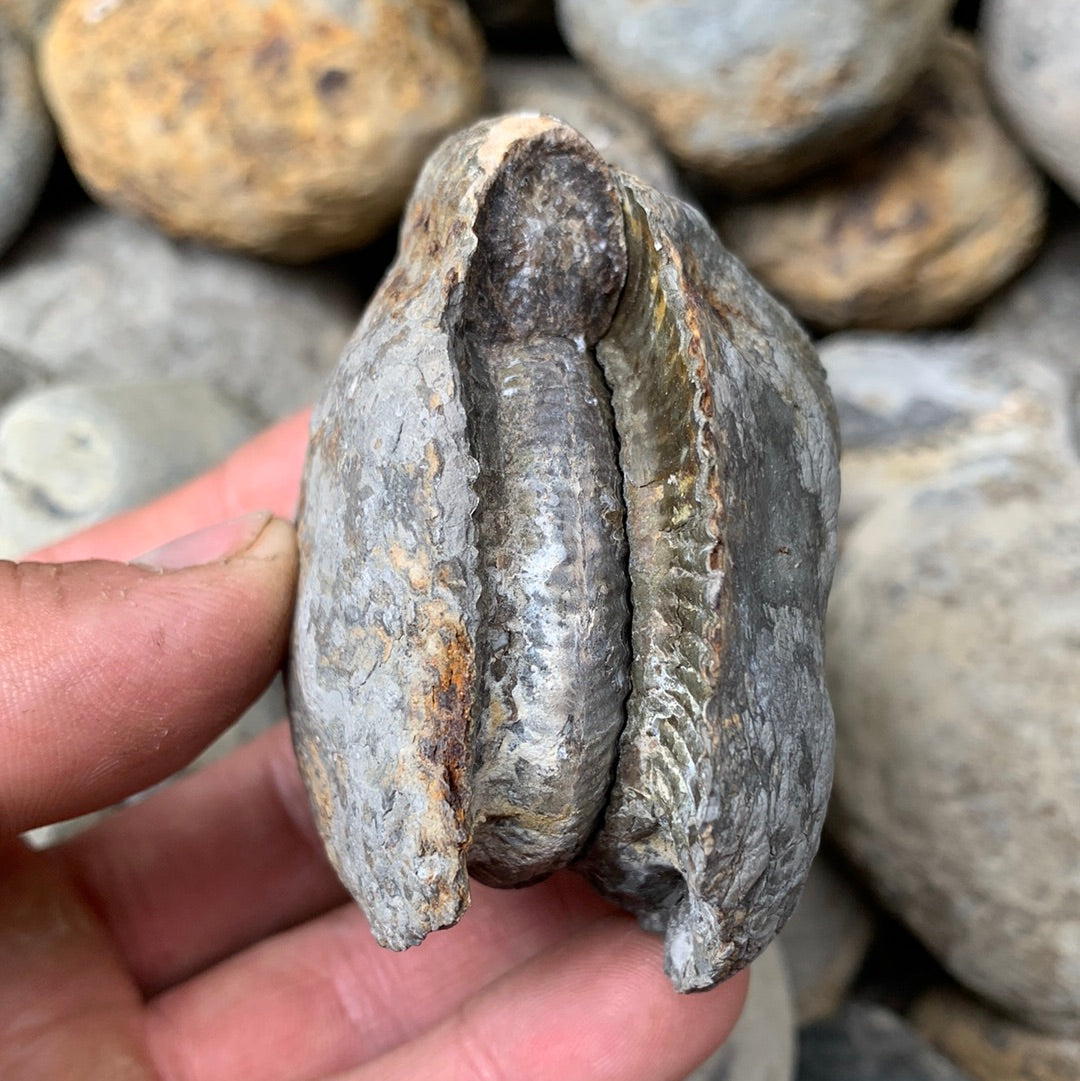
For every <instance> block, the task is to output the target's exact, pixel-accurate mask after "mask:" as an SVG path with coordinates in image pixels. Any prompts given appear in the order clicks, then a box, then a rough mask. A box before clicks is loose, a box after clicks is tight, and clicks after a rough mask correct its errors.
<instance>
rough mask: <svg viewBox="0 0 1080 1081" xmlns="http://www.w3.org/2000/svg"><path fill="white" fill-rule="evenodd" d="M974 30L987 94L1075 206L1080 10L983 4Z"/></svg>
mask: <svg viewBox="0 0 1080 1081" xmlns="http://www.w3.org/2000/svg"><path fill="white" fill-rule="evenodd" d="M979 29H980V31H981V34H982V45H983V52H984V54H985V56H986V66H987V74H988V76H989V79H990V83H991V86H992V87H993V91H994V95H995V97H996V98H997V101H998V103H999V104H1000V105H1001V107H1002V109H1003V111H1004V112H1005V114H1006V116H1007V117H1008V118H1009V121H1010V123H1011V124H1012V126H1013V128H1014V129H1015V131H1016V133H1017V135H1018V136H1019V137H1020V138H1021V139H1022V140H1023V142H1024V145H1025V146H1026V147H1027V148H1028V149H1029V150H1030V151H1031V153H1032V154H1033V155H1034V157H1036V158H1037V159H1038V160H1039V162H1040V163H1041V164H1042V165H1043V166H1044V167H1045V168H1046V170H1047V172H1048V173H1050V175H1051V176H1052V177H1053V178H1054V179H1055V180H1056V181H1057V182H1058V183H1059V184H1061V186H1062V187H1063V188H1065V190H1066V191H1068V192H1069V193H1070V194H1071V195H1072V197H1073V198H1074V199H1080V8H1078V7H1077V6H1076V4H1075V3H1074V2H1073V0H1039V3H1037V4H1035V3H1030V2H1029V0H986V2H985V3H984V4H983V12H982V17H981V19H980V21H979Z"/></svg>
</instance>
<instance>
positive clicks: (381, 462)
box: [290, 117, 838, 990]
mask: <svg viewBox="0 0 1080 1081" xmlns="http://www.w3.org/2000/svg"><path fill="white" fill-rule="evenodd" d="M836 463H837V446H836V434H835V420H834V417H833V411H832V405H831V400H830V399H829V396H828V391H827V389H826V387H825V383H824V376H823V373H822V371H821V368H820V365H819V364H818V362H817V358H816V356H815V354H814V352H813V349H812V347H811V345H810V343H809V341H808V340H807V338H806V337H805V335H804V334H803V333H802V331H801V330H800V329H799V328H798V326H797V325H796V324H795V322H794V321H793V320H792V319H791V318H790V317H789V316H788V315H787V314H786V313H785V312H784V311H783V310H782V309H781V308H779V306H778V305H777V304H776V303H775V302H774V301H772V300H771V299H770V298H769V297H768V296H767V295H766V294H765V293H764V292H763V291H762V290H761V289H760V288H759V287H758V286H757V285H756V284H755V283H754V282H753V281H752V280H751V279H750V278H749V277H748V276H747V274H746V272H745V271H744V270H743V269H742V267H741V266H740V265H739V264H738V262H737V261H735V260H734V259H732V258H731V257H730V256H729V255H728V254H727V253H726V252H725V251H724V249H723V248H722V247H721V246H720V244H719V242H718V241H717V239H716V237H715V236H714V234H713V233H712V232H711V231H710V230H709V228H708V226H707V225H706V223H705V221H704V220H703V219H702V218H701V216H700V215H698V214H697V213H696V211H693V210H691V209H690V208H689V207H686V206H684V205H683V204H681V203H679V202H678V201H677V200H674V199H671V198H669V197H666V196H662V195H660V194H658V193H656V192H654V191H652V190H651V189H648V188H646V187H644V185H642V184H641V182H640V181H637V180H635V179H633V178H631V177H629V176H627V175H625V174H619V173H617V172H616V171H614V170H612V169H611V168H609V167H608V166H607V165H605V164H604V163H603V162H602V161H601V160H600V158H599V157H598V156H597V154H596V153H595V151H594V150H593V149H592V148H591V147H590V146H589V145H588V143H586V142H585V140H584V139H583V138H582V137H581V136H579V135H578V134H577V133H576V132H574V131H573V130H572V129H570V128H568V127H567V126H566V125H563V124H561V123H559V122H558V121H555V120H552V119H550V118H544V117H513V118H505V119H501V120H494V121H485V122H483V123H481V124H478V125H475V126H474V127H472V128H470V129H468V130H467V131H465V132H462V133H460V134H459V135H457V136H454V137H452V138H451V139H450V140H448V141H447V142H446V143H444V144H443V146H442V147H441V148H440V149H439V150H438V151H437V152H436V154H435V155H434V156H433V158H432V159H431V160H430V161H429V163H428V165H427V167H426V168H425V170H424V173H423V175H422V176H421V179H420V182H419V184H418V187H417V190H416V192H415V194H414V196H413V200H412V202H411V204H410V206H409V208H408V210H407V212H406V217H405V221H404V224H403V227H402V235H401V246H400V252H399V255H398V258H397V260H396V262H395V263H394V265H393V266H392V267H391V269H390V271H389V272H388V274H387V277H386V279H385V281H384V283H383V285H382V286H381V287H380V290H379V292H378V293H377V294H376V296H375V298H374V299H373V301H372V303H371V305H370V307H369V308H368V311H367V313H366V314H365V316H364V318H363V320H362V321H361V324H360V326H359V328H358V329H357V332H356V335H355V336H354V338H353V341H352V342H351V343H350V345H349V347H348V349H347V350H346V353H345V356H344V357H343V359H342V361H341V364H340V366H339V368H338V370H337V372H336V374H335V376H334V378H333V380H332V381H331V383H330V385H329V387H328V389H327V392H326V394H325V395H324V397H323V399H322V401H321V403H320V404H319V406H318V407H317V409H316V413H315V417H314V420H313V427H312V441H311V448H310V452H309V458H308V463H307V469H306V474H305V485H304V497H303V506H302V511H301V516H300V538H301V554H302V572H301V584H300V594H299V599H298V605H297V614H296V623H295V629H294V636H293V649H292V661H291V667H290V703H291V712H292V719H293V730H294V742H295V744H296V749H297V754H298V758H299V760H300V764H301V768H302V771H303V773H304V776H305V781H306V783H307V785H308V788H309V791H310V793H311V797H312V804H313V807H314V808H315V811H316V817H317V819H318V822H319V826H320V829H321V831H322V834H323V837H324V840H325V842H326V846H327V850H328V852H329V853H330V856H331V859H332V860H333V861H334V864H335V866H336V867H337V869H338V872H339V874H340V875H341V877H342V880H343V881H344V882H345V884H346V885H347V886H348V888H349V889H350V891H351V892H352V893H353V895H354V896H355V897H356V898H357V900H358V901H359V902H360V904H361V906H362V907H363V909H364V911H365V913H366V914H367V916H368V918H369V921H370V923H371V926H372V930H373V932H374V934H375V936H376V938H378V940H379V941H380V942H382V943H383V944H385V945H388V946H391V947H394V948H399V949H400V948H403V947H405V946H408V945H411V944H414V943H416V942H418V941H420V940H421V939H422V938H423V937H424V935H425V934H427V933H428V932H429V931H431V930H434V929H436V928H438V927H443V926H446V925H448V924H451V923H453V922H454V921H455V920H456V919H457V918H458V917H459V915H460V914H461V912H462V911H463V909H464V907H465V906H466V905H467V903H468V881H467V875H468V872H470V871H471V872H472V873H473V874H475V875H476V876H477V877H479V878H481V879H482V880H484V881H486V882H491V883H494V884H498V885H520V884H524V883H527V882H530V881H533V880H535V879H537V878H540V877H543V876H544V875H545V874H547V873H549V872H550V871H552V870H554V869H555V868H557V867H560V866H566V865H574V866H576V867H577V868H578V869H579V870H581V871H583V873H585V874H587V875H588V876H589V877H590V878H591V880H592V881H593V882H594V883H595V884H596V885H597V886H598V887H599V888H600V889H601V890H602V891H603V892H604V893H606V894H607V895H609V896H611V897H613V898H614V899H616V900H618V901H619V902H620V903H622V904H623V905H625V906H626V907H627V908H629V909H631V910H632V911H634V912H635V913H637V914H638V916H639V918H640V919H641V920H642V922H643V923H644V924H645V925H646V926H649V927H652V928H655V929H657V930H661V931H665V932H666V935H667V969H668V972H669V974H670V976H671V978H672V980H673V982H674V983H675V985H676V986H677V987H678V988H680V989H681V990H689V989H694V988H698V987H706V986H710V985H711V984H713V983H715V982H717V981H718V980H719V979H722V978H724V977H725V976H727V975H729V974H730V973H732V972H734V971H735V970H737V969H738V968H739V967H741V966H742V965H743V964H745V963H747V962H749V961H750V960H752V959H753V957H754V956H755V955H756V954H757V953H758V952H759V951H760V950H761V949H762V948H764V946H765V945H766V944H767V942H768V941H769V940H770V939H771V937H772V936H773V935H774V934H775V932H776V931H777V930H778V929H779V927H780V925H781V924H782V923H783V921H784V919H786V917H787V915H788V914H789V913H790V911H791V909H792V908H793V906H794V903H795V901H796V899H797V896H798V892H799V890H800V888H801V885H802V882H803V879H804V877H805V874H806V870H807V867H808V865H809V861H810V858H811V856H812V855H813V852H814V850H815V849H816V846H817V839H818V834H819V832H820V828H821V822H822V818H823V815H824V808H825V802H826V798H827V795H828V789H829V783H830V775H831V752H832V716H831V712H830V709H829V704H828V699H827V697H826V694H825V690H824V684H823V680H822V667H823V658H822V619H823V615H824V607H825V601H826V597H827V592H828V586H829V581H830V578H831V574H832V565H833V560H834V556H835V541H834V532H835V517H836V503H837V496H838V478H837V464H836ZM631 611H632V615H631Z"/></svg>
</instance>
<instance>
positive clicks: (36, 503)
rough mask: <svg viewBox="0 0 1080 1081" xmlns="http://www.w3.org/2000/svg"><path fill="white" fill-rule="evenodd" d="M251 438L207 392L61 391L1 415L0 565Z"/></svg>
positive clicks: (161, 388)
mask: <svg viewBox="0 0 1080 1081" xmlns="http://www.w3.org/2000/svg"><path fill="white" fill-rule="evenodd" d="M256 428H257V424H256V422H255V421H254V419H253V418H252V417H251V416H249V415H248V414H247V413H246V412H245V411H244V410H243V408H242V407H240V406H238V405H237V404H236V403H235V402H231V401H228V400H227V399H225V398H223V397H222V395H221V394H220V393H219V392H218V391H217V390H215V389H214V388H213V387H211V386H209V385H208V384H206V383H198V382H193V381H188V382H158V383H128V384H112V385H96V386H94V385H85V384H83V385H78V384H66V385H61V386H51V387H47V388H45V389H41V390H37V391H33V392H31V393H29V394H27V395H24V396H22V397H19V398H16V399H15V400H14V401H11V402H9V403H8V405H7V406H6V407H5V408H4V410H3V412H0V558H5V559H15V558H18V557H20V556H23V555H25V554H27V553H29V552H30V551H32V550H34V549H35V548H40V547H43V546H44V545H46V544H50V543H52V542H53V541H57V540H59V539H60V538H62V537H64V536H67V535H68V534H70V533H74V532H77V531H78V530H80V529H85V528H86V527H87V526H90V525H93V524H94V523H95V522H99V521H101V520H102V519H104V518H107V517H110V516H111V515H113V514H117V513H119V512H120V511H122V510H127V509H128V508H129V507H132V506H135V505H137V504H139V503H142V502H144V501H145V500H147V499H150V498H151V497H153V496H155V495H159V494H160V493H162V492H164V491H166V490H167V489H169V488H172V487H174V486H176V485H177V484H179V483H181V482H182V481H184V480H187V479H188V478H189V477H191V476H193V475H195V474H196V473H198V472H200V471H202V470H204V469H207V468H209V467H210V466H211V465H215V464H216V463H217V462H218V461H220V460H221V459H222V458H224V457H225V456H226V455H227V454H228V452H229V451H230V450H232V449H233V448H234V447H236V446H237V445H238V444H239V443H241V442H242V441H243V440H244V439H246V438H247V437H248V436H250V435H252V434H253V433H254V431H255V429H256Z"/></svg>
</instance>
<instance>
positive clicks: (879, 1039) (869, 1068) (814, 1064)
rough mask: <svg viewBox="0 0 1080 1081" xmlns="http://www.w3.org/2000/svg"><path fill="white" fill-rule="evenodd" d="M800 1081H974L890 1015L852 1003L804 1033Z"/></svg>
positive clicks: (889, 1011) (869, 1004)
mask: <svg viewBox="0 0 1080 1081" xmlns="http://www.w3.org/2000/svg"><path fill="white" fill-rule="evenodd" d="M798 1081H970V1079H969V1078H968V1077H967V1076H966V1075H965V1074H963V1073H961V1071H960V1070H958V1069H957V1068H956V1067H955V1066H954V1065H953V1064H952V1063H950V1062H949V1061H948V1059H945V1058H943V1057H942V1056H941V1055H939V1054H938V1053H937V1052H936V1051H935V1050H934V1049H933V1048H932V1047H930V1046H929V1045H928V1044H926V1043H925V1042H924V1041H923V1039H922V1038H921V1037H920V1036H919V1035H918V1034H917V1033H916V1032H915V1031H914V1030H913V1029H912V1028H911V1026H910V1025H909V1024H908V1023H907V1022H906V1021H905V1020H904V1019H903V1018H902V1017H900V1016H899V1014H895V1013H893V1012H892V1010H889V1009H887V1008H886V1007H884V1006H878V1005H874V1004H871V1003H865V1002H850V1003H848V1004H847V1005H846V1006H844V1007H843V1008H842V1009H841V1010H840V1011H839V1012H838V1013H836V1014H834V1015H833V1016H832V1017H830V1018H828V1019H827V1020H825V1021H819V1022H817V1024H814V1025H810V1026H809V1027H808V1028H805V1029H803V1031H802V1033H801V1035H800V1038H799V1073H798Z"/></svg>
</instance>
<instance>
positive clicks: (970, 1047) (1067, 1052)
mask: <svg viewBox="0 0 1080 1081" xmlns="http://www.w3.org/2000/svg"><path fill="white" fill-rule="evenodd" d="M911 1022H912V1024H913V1025H914V1026H915V1028H916V1029H918V1030H919V1032H921V1033H922V1035H923V1036H924V1037H925V1038H926V1039H927V1040H928V1041H929V1042H930V1043H931V1044H933V1045H934V1046H935V1047H936V1048H937V1049H938V1050H939V1051H940V1052H941V1053H942V1054H943V1055H945V1056H946V1057H947V1058H949V1059H951V1060H952V1061H953V1062H955V1063H956V1064H957V1065H958V1066H960V1067H962V1068H963V1069H964V1070H966V1071H967V1073H968V1074H969V1075H970V1076H971V1078H972V1081H1076V1079H1077V1078H1078V1077H1080V1039H1069V1038H1067V1037H1063V1036H1046V1035H1044V1034H1043V1033H1041V1032H1035V1031H1033V1030H1032V1029H1029V1028H1026V1027H1025V1026H1023V1025H1018V1024H1017V1023H1016V1022H1015V1021H1011V1020H1009V1018H1007V1017H1005V1016H1004V1015H1003V1014H1001V1013H999V1012H998V1011H997V1010H994V1009H992V1008H991V1007H989V1006H987V1005H986V1004H985V1003H982V1002H979V1001H978V1000H977V999H974V998H972V997H970V996H969V995H965V994H962V993H961V992H959V991H956V990H954V989H952V988H949V989H944V988H942V989H937V990H933V991H929V992H928V993H927V994H925V995H923V996H922V997H921V998H919V999H918V1001H916V1003H915V1005H914V1006H913V1007H912V1010H911Z"/></svg>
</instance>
